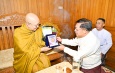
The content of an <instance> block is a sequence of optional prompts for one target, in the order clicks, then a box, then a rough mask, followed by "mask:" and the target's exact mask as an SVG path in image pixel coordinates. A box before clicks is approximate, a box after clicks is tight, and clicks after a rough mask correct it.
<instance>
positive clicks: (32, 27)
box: [27, 22, 39, 31]
mask: <svg viewBox="0 0 115 73" xmlns="http://www.w3.org/2000/svg"><path fill="white" fill-rule="evenodd" d="M27 26H28V29H29V30H32V31H36V30H37V29H38V27H39V22H37V23H30V22H27Z"/></svg>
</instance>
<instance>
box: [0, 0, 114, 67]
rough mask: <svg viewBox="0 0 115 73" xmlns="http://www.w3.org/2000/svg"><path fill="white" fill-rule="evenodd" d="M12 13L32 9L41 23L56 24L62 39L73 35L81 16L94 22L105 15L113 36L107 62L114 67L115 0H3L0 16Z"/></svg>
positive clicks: (107, 27)
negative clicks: (75, 23)
mask: <svg viewBox="0 0 115 73" xmlns="http://www.w3.org/2000/svg"><path fill="white" fill-rule="evenodd" d="M12 12H19V13H28V12H33V13H35V14H37V15H38V16H39V18H40V20H41V23H43V22H48V21H49V22H53V23H56V24H57V25H58V26H59V27H60V29H61V31H62V33H63V35H62V37H63V38H72V37H73V36H74V32H73V30H74V22H75V21H76V20H78V19H79V18H83V17H85V18H88V19H90V20H92V22H93V24H95V22H96V19H97V18H99V17H103V18H105V20H106V25H105V27H106V29H107V30H108V31H110V32H111V33H112V36H113V46H112V48H111V49H110V51H109V52H108V57H107V64H108V65H109V66H111V67H112V68H114V69H115V59H114V58H115V0H0V16H1V15H4V14H9V13H12ZM93 26H94V25H93ZM113 64H114V65H113Z"/></svg>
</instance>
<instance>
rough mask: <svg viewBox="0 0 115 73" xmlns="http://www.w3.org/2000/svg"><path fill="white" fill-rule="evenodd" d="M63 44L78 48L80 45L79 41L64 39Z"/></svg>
mask: <svg viewBox="0 0 115 73" xmlns="http://www.w3.org/2000/svg"><path fill="white" fill-rule="evenodd" d="M61 43H62V44H65V45H70V46H77V45H78V39H77V38H75V39H62V42H61Z"/></svg>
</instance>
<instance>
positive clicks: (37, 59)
mask: <svg viewBox="0 0 115 73" xmlns="http://www.w3.org/2000/svg"><path fill="white" fill-rule="evenodd" d="M43 46H45V43H44V42H43V41H42V29H41V27H39V28H38V29H37V30H36V31H35V32H34V31H31V30H29V29H27V27H26V25H25V24H23V25H22V26H21V27H20V28H17V29H16V30H15V32H14V62H13V65H14V69H15V71H16V73H31V72H32V68H33V66H34V64H37V65H38V66H39V67H38V68H39V70H41V69H44V68H46V67H49V66H50V61H49V59H48V57H47V56H46V55H45V54H43V53H41V48H42V47H43Z"/></svg>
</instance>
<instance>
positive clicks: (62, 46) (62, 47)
mask: <svg viewBox="0 0 115 73" xmlns="http://www.w3.org/2000/svg"><path fill="white" fill-rule="evenodd" d="M57 48H58V49H60V50H64V48H65V46H64V45H62V44H60V46H58V47H57Z"/></svg>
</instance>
